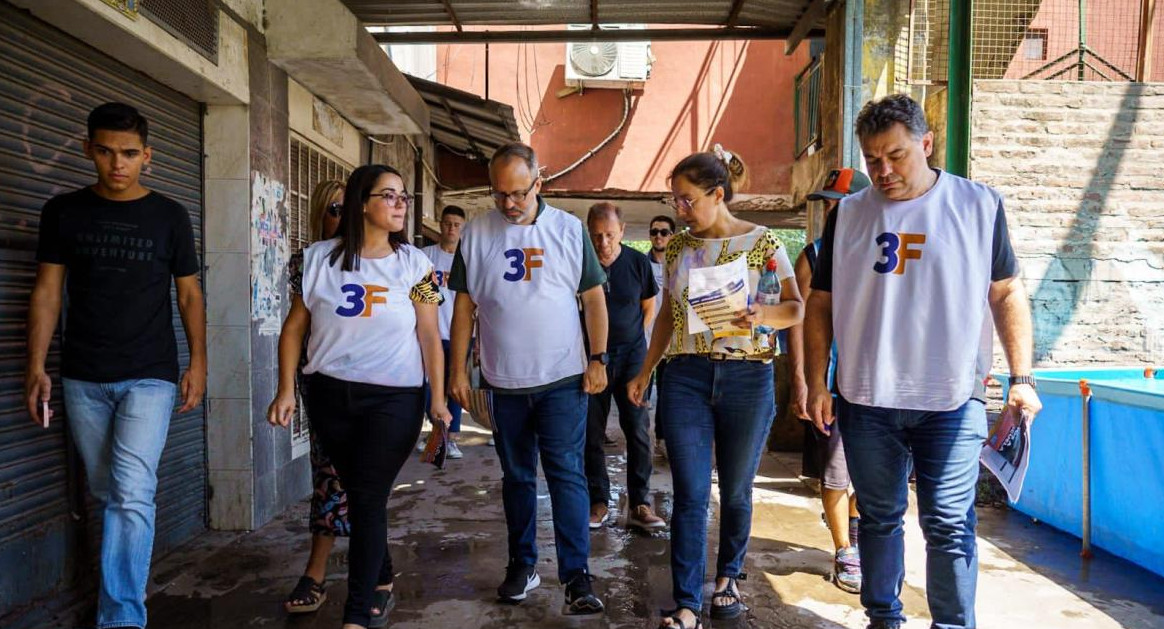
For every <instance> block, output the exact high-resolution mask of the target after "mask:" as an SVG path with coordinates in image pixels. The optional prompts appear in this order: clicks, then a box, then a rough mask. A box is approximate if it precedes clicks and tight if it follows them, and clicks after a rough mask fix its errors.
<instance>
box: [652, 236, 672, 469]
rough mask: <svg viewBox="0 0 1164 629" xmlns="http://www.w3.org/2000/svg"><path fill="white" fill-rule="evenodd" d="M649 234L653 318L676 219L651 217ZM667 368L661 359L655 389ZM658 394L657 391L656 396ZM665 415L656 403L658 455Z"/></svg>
mask: <svg viewBox="0 0 1164 629" xmlns="http://www.w3.org/2000/svg"><path fill="white" fill-rule="evenodd" d="M647 233H648V235H649V236H650V237H651V253H650V255H649V256H647V257H648V258H649V259H650V261H651V271H652V272H653V273H654V274H655V286H656V287H658V289H659V292H658V294H656V295H655V314H654V316H653V317H651V319H652V320H654V319H657V318H658V317H659V311H660V310H662V308H663V262H664V260H663V253H664V252H665V251H666V250H667V243H669V242H671V237H672V236H674V235H675V219H673V218H671V217H670V216H667V215H666V214H660V215H658V216H656V217H655V218H652V219H651V223H650V225H649V227H648V232H647ZM654 327H655V326H651V327H650V328H649V329H648V330H647V347H650V346H651V330H653V329H654ZM666 368H667V361H665V360H664V361H660V362H659V366H658V367H655V382H654V389H655V391H656V392H657V391H660V390H661V389H662V388H663V372H664V371H665V370H666ZM657 395H658V394H657V393H656V396H657ZM662 420H663V417H662V415H661V414H660V413H659V405H658V404H657V403H656V404H655V454H656V455H658V456H665V453H666V452H667V449H666V448H665V447H664V446H663V421H662Z"/></svg>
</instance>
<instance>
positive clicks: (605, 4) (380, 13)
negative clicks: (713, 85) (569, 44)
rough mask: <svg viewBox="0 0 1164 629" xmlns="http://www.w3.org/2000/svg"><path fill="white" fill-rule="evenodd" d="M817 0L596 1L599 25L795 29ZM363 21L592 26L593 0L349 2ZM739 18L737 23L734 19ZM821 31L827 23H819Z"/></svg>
mask: <svg viewBox="0 0 1164 629" xmlns="http://www.w3.org/2000/svg"><path fill="white" fill-rule="evenodd" d="M813 1H814V0H658V1H657V0H594V2H593V6H594V8H595V9H596V10H597V22H598V23H599V24H619V23H636V24H692V25H712V26H736V27H739V26H744V27H749V26H750V27H760V28H765V29H791V28H792V27H793V26H795V25H796V22H797V20H799V19H800V16H801V15H802V14H803V13H804V12H805V9H806V8H807V7H808V6H809V5H810V4H812V2H813ZM343 2H344V4H346V5H347V6H348V8H349V9H351V11H352V13H354V14H355V15H356V17H358V18H359V19H360V20H361V21H362V22H364V23H365V24H368V25H391V26H421V25H430V26H431V25H435V26H480V25H491V26H497V25H509V26H518V25H534V24H543V25H545V24H589V23H591V22H592V16H591V8H592V5H591V0H343ZM733 14H734V20H733ZM813 26H814V27H819V26H821V24H814V25H813Z"/></svg>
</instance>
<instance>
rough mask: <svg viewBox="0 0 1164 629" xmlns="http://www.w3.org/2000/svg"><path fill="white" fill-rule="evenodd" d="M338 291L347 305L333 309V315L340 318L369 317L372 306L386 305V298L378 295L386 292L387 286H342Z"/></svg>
mask: <svg viewBox="0 0 1164 629" xmlns="http://www.w3.org/2000/svg"><path fill="white" fill-rule="evenodd" d="M340 290H342V291H343V293H344V296H345V297H346V298H347V305H341V306H339V307H338V308H336V309H335V313H336V314H337V315H339V316H341V317H370V316H372V306H373V305H375V304H386V303H388V298H387V297H384V296H383V295H381V294H380V293H387V292H388V287H387V286H377V285H375V284H344V285H343V286H341V287H340Z"/></svg>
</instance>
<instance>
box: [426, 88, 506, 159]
mask: <svg viewBox="0 0 1164 629" xmlns="http://www.w3.org/2000/svg"><path fill="white" fill-rule="evenodd" d="M408 81H409V82H410V83H412V87H413V88H415V89H416V91H417V92H419V93H420V96H421V98H423V99H424V102H425V104H427V105H428V110H429V125H430V129H431V131H432V139H433V141H434V142H436V143H437V144H441V145H444V146H445V147H447V148H449V149H452V150H453V151H454V152H457V153H462V154H467V155H479V156H481V157H483V158H486V159H488V158H489V157H490V156H492V155H493V152H494V151H495V150H497V148H498V147H500V146H501V145H503V144H508V143H509V142H517V141H518V140H520V139H521V136H520V135H519V134H518V131H517V120H516V119H515V118H514V117H513V108H512V107H510V106H509V105H506V104H504V103H499V102H497V101H495V100H486V99H484V98H481V97H480V96H477V95H476V94H470V93H469V92H465V91H462V90H458V89H455V88H452V87H449V86H447V85H441V84H440V83H434V82H432V81H426V80H424V79H421V78H417V77H414V76H409V77H408Z"/></svg>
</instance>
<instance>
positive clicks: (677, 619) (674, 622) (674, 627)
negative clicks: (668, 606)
mask: <svg viewBox="0 0 1164 629" xmlns="http://www.w3.org/2000/svg"><path fill="white" fill-rule="evenodd" d="M684 609H687V611H689V612H691V614H692V615H693V616H695V624H694V625H691V626H690V627H688V626H687V623H685V622H683V617H682V616H680V615H679V612H681V611H683V610H684ZM662 615H663V620H670V621H671V624H669V625H664V624H663V623H662V621H660V622H659V629H703V620H701V619H700V618H699V614H698V613H696V612H694V611H692V610H691V609H688V608H686V607H680V608H679V609H676V610H673V611H669V612H667V611H665V612H663V613H662Z"/></svg>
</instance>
